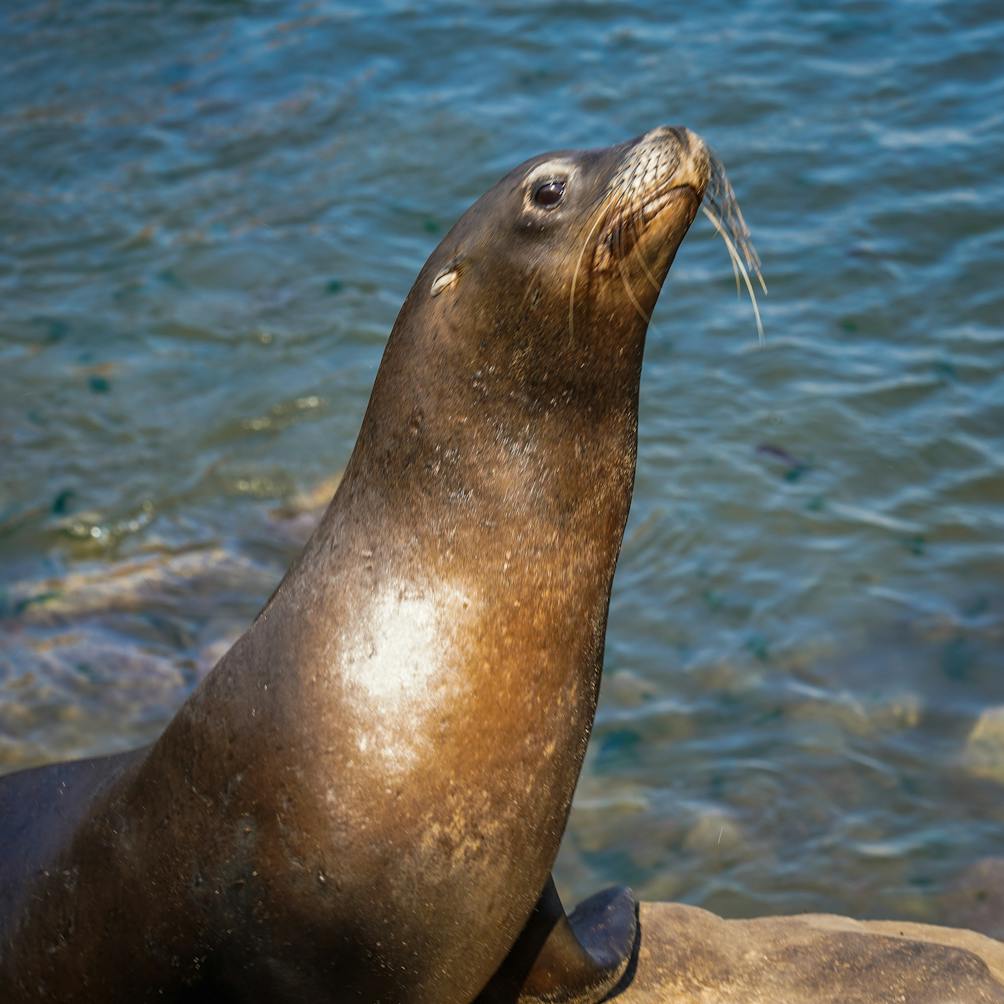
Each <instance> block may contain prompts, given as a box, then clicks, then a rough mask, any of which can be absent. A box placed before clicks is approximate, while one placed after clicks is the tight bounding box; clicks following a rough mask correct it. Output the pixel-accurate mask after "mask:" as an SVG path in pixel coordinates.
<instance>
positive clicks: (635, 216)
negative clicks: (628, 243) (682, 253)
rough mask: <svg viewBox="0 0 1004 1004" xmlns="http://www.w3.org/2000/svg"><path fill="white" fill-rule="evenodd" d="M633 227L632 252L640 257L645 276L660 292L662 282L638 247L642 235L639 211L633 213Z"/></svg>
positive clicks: (639, 260) (639, 261) (639, 262)
mask: <svg viewBox="0 0 1004 1004" xmlns="http://www.w3.org/2000/svg"><path fill="white" fill-rule="evenodd" d="M631 229H632V231H633V232H634V243H633V244H632V247H631V254H632V255H633V256H634V257H635V258H637V259H638V264H639V265H640V266H641V270H642V272H644V273H645V278H646V279H648V281H649V283H650V284H651V286H652V288H653V289H654V290H655V291H656V292H657V293H658V292H659V291H660V290H661V289H662V283H660V282H658V281H657V280H656V278H655V276H654V275H652V270H651V269H650V268H649V267H648V262H646V261H645V256H644V255H643V254H642V253H641V251H640V249H639V247H638V238H639V236H640V233H639V230H638V213H633V214H632V216H631Z"/></svg>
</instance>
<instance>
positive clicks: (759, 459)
mask: <svg viewBox="0 0 1004 1004" xmlns="http://www.w3.org/2000/svg"><path fill="white" fill-rule="evenodd" d="M1002 53H1004V13H1002V12H1001V9H1000V6H999V4H991V3H966V4H958V3H947V2H945V3H929V2H901V3H866V2H860V3H845V4H838V5H830V6H827V7H824V8H817V7H816V6H815V5H808V4H796V3H782V2H774V0H753V2H751V3H747V4H740V5H736V4H720V3H710V4H701V5H697V4H688V5H670V4H666V3H661V2H644V3H643V2H637V3H602V2H590V3H576V4H572V3H543V2H539V3H528V4H513V3H486V4H479V5H473V4H459V3H456V4H449V3H423V4H421V5H413V4H406V3H384V4H378V3H371V4H365V5H364V4H361V3H355V4H353V3H341V4H338V3H329V2H307V3H279V2H274V3H223V2H213V3H210V2H203V3H196V2H191V3H186V4H168V3H156V2H147V3H129V2H124V0H120V2H90V3H85V2H77V3H57V2H46V3H18V2H9V3H6V4H4V5H3V7H2V10H0V458H2V459H0V463H2V468H0V471H2V479H0V492H2V494H0V614H2V616H0V770H9V769H14V768H15V767H18V766H21V765H26V764H29V763H37V762H43V761H46V760H51V759H57V758H60V757H66V756H71V755H79V754H85V753H94V752H100V751H108V750H113V749H120V748H123V747H127V746H130V745H134V744H136V743H138V742H141V741H145V740H147V739H149V738H150V737H152V736H154V735H156V734H157V732H158V730H159V729H160V728H161V727H162V725H163V723H164V721H165V720H166V719H167V718H168V717H169V716H170V714H171V713H172V711H173V709H174V708H176V707H177V705H178V704H179V702H180V701H181V700H182V699H183V698H184V695H185V694H186V693H187V692H188V691H189V690H190V689H191V687H192V686H194V685H195V683H196V682H197V681H198V679H199V678H200V677H201V675H203V674H204V673H205V672H206V670H207V669H208V668H209V667H210V666H211V665H212V663H213V661H214V659H215V658H216V657H217V656H218V655H219V654H220V652H221V651H223V650H225V648H226V646H227V644H228V642H229V641H230V640H232V639H233V638H234V637H235V636H236V635H237V634H239V633H240V631H241V630H242V628H243V627H244V626H245V625H246V623H247V622H248V620H249V619H250V618H251V617H252V616H253V615H254V613H255V612H256V611H257V609H258V608H259V606H260V605H261V603H262V601H263V600H264V599H265V597H266V596H267V595H268V593H269V592H270V591H271V589H272V587H273V586H274V584H275V582H276V581H277V579H278V577H279V576H280V575H281V573H282V570H283V569H284V567H285V565H286V563H287V562H288V561H289V559H290V558H291V556H292V555H293V554H295V552H296V550H297V547H298V544H299V542H300V541H301V540H302V539H303V537H304V534H305V533H306V532H307V531H308V530H309V526H310V522H311V519H312V518H313V517H312V515H311V514H312V513H314V512H316V507H317V505H318V504H319V502H320V500H322V499H323V497H324V495H325V493H326V492H330V488H331V485H332V482H331V481H330V480H326V479H331V478H333V477H334V476H335V475H337V472H338V471H339V470H340V469H341V467H342V466H343V464H344V462H345V460H346V458H347V456H348V453H349V451H350V449H351V446H352V443H353V441H354V438H355V435H356V432H357V429H358V425H359V421H360V418H361V416H362V411H363V408H364V406H365V402H366V399H367V396H368V393H369V388H370V385H371V382H372V379H373V376H374V373H375V371H376V367H377V365H378V363H379V359H380V353H381V350H382V346H383V343H384V340H385V338H386V335H387V332H388V331H389V329H390V326H391V324H392V322H393V319H394V316H395V314H396V311H397V309H398V307H399V305H400V303H401V301H402V299H403V297H404V295H405V293H406V292H407V290H408V288H409V286H410V284H411V282H412V279H413V278H414V276H415V274H416V272H417V271H418V269H419V267H420V265H421V264H422V262H423V261H424V259H425V257H426V256H427V255H428V254H429V252H430V251H431V250H432V248H433V247H434V246H435V244H436V243H437V241H438V239H439V237H440V236H441V235H442V234H443V233H444V232H445V229H446V228H447V227H448V226H449V225H450V223H451V222H452V221H453V220H454V219H455V218H456V217H457V216H458V215H459V213H460V212H461V211H462V210H463V209H464V208H465V207H466V206H467V205H468V204H469V203H470V202H471V201H472V200H473V199H474V198H475V197H476V196H477V195H479V194H480V193H481V192H482V191H484V190H485V189H486V188H488V187H489V186H490V185H492V184H493V183H494V181H495V180H496V179H497V178H498V176H499V175H500V174H501V173H503V172H504V171H505V170H506V169H508V168H509V167H511V166H512V165H514V164H516V163H518V162H519V161H521V160H523V159H525V158H526V157H528V156H531V155H533V154H535V153H538V152H541V151H543V150H547V149H551V148H554V147H556V146H559V147H574V146H595V145H606V144H609V143H612V142H618V141H621V140H623V139H625V138H627V137H629V136H632V135H635V134H637V133H640V132H643V131H644V130H646V129H648V128H650V127H652V126H654V125H656V124H659V123H664V122H668V123H679V124H685V125H687V126H689V127H690V128H692V129H694V130H696V131H698V132H700V133H701V134H702V136H704V137H705V139H706V140H707V141H708V142H709V143H710V144H711V145H712V146H713V147H714V148H715V150H716V151H717V152H718V154H719V155H720V156H721V158H722V159H723V160H724V162H725V163H726V165H727V166H728V168H729V171H730V175H731V178H732V181H733V183H734V186H735V188H736V191H737V193H738V195H739V198H740V201H741V203H742V205H743V207H744V210H745V213H746V217H747V220H748V222H749V223H750V226H751V229H752V231H753V235H754V239H755V241H756V244H757V246H758V249H759V251H760V254H761V257H762V259H763V262H764V271H765V274H766V278H767V281H768V284H769V286H770V295H769V296H768V297H767V298H766V299H765V300H764V301H763V302H762V310H763V315H764V321H765V324H766V328H767V342H766V345H765V346H764V347H762V348H761V347H758V346H757V344H756V341H755V339H754V337H753V332H754V328H753V318H752V314H751V312H750V309H749V306H748V304H746V303H744V302H743V301H742V300H739V299H737V298H736V296H735V292H734V288H733V283H732V276H731V272H730V269H729V264H728V259H727V256H726V253H725V250H724V248H723V247H722V245H721V243H720V242H719V241H718V240H717V239H716V237H715V235H714V233H713V231H712V230H711V228H710V226H708V225H706V224H705V223H704V221H703V220H701V221H699V222H698V223H697V224H695V226H694V229H693V231H692V233H691V234H690V236H689V237H688V238H687V241H686V242H685V244H684V247H683V248H682V250H681V252H680V255H679V257H678V259H677V263H676V265H675V266H674V269H673V272H672V274H671V277H670V281H669V284H668V286H667V288H666V290H665V291H664V294H663V297H662V299H661V301H660V305H659V308H658V310H657V313H656V318H655V323H654V328H653V331H652V334H651V337H650V340H649V345H648V349H647V354H646V364H645V374H644V378H643V383H642V413H641V433H640V435H641V444H640V459H639V468H638V482H637V488H636V492H635V499H634V507H633V510H632V516H631V521H630V524H629V527H628V531H627V536H626V539H625V546H624V551H623V555H622V558H621V563H620V567H619V571H618V575H617V580H616V584H615V592H614V596H613V601H612V606H611V622H610V631H609V635H608V646H607V662H606V671H605V678H604V685H603V693H602V697H601V710H600V713H599V717H598V720H597V727H596V730H595V733H594V737H593V741H592V745H591V749H590V754H589V758H588V760H587V765H586V769H585V772H584V775H583V779H582V782H581V784H580V788H579V791H578V793H577V797H576V804H575V808H574V810H573V814H572V818H571V822H570V825H569V830H568V833H567V835H566V839H565V843H564V846H563V849H562V854H561V858H560V861H559V869H558V871H559V880H560V884H561V886H562V888H563V889H564V891H565V892H566V894H567V895H568V896H569V898H575V897H577V896H579V895H582V894H585V893H587V892H589V891H591V890H592V889H594V888H595V887H597V886H598V885H600V884H602V883H606V882H610V881H628V882H631V883H632V884H634V886H635V887H636V888H637V889H638V890H639V891H640V892H641V893H642V894H643V895H645V896H648V897H651V898H677V899H683V900H685V901H688V902H691V903H696V904H699V905H702V906H706V907H709V908H711V909H714V910H717V911H720V912H724V913H726V914H729V915H745V914H752V913H765V912H792V911H798V910H836V911H840V912H848V913H853V914H857V915H861V916H902V917H910V918H918V919H923V920H936V921H937V920H941V921H952V922H960V923H964V922H973V923H976V921H970V919H969V915H968V914H967V913H966V909H967V900H966V897H965V896H964V895H960V894H959V893H958V889H959V883H960V881H962V882H964V878H963V876H964V875H965V874H966V872H967V870H968V869H970V868H971V867H972V866H973V865H974V864H975V863H976V862H977V861H979V860H980V859H981V858H984V857H986V856H993V855H996V854H999V853H1001V848H1002V846H1004V799H1002V797H1001V796H1002V788H1001V785H1002V784H1004V725H997V726H995V725H994V723H995V721H996V720H995V719H994V718H993V716H992V711H993V709H995V708H997V707H1000V706H1002V705H1004V590H1002V584H1004V325H1002V319H1004V283H1002V281H1001V276H1002V275H1004V142H1002V140H1004V57H1002ZM981 716H982V719H981ZM981 923H982V924H983V926H984V929H988V930H991V929H992V930H997V931H998V933H1004V919H1002V918H1000V917H998V918H997V920H996V921H995V920H994V919H993V918H991V919H990V920H989V921H988V920H986V918H984V920H983V921H982V922H981ZM995 923H996V924H997V925H998V926H997V927H995V926H994V924H995Z"/></svg>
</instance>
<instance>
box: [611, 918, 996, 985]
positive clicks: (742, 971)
mask: <svg viewBox="0 0 1004 1004" xmlns="http://www.w3.org/2000/svg"><path fill="white" fill-rule="evenodd" d="M640 924H641V942H640V945H639V949H638V957H637V961H636V964H634V965H633V966H632V971H629V975H628V978H627V979H628V981H629V982H627V985H626V986H625V987H624V989H622V990H620V991H619V992H615V993H614V994H612V995H611V997H610V998H608V999H609V1000H612V1001H616V1004H990V1002H994V1004H1004V944H1002V943H1001V942H999V941H994V940H993V939H991V938H988V937H985V936H984V935H981V934H976V933H974V932H973V931H965V930H959V929H954V928H948V927H934V926H931V925H927V924H914V923H899V922H896V921H856V920H851V919H850V918H848V917H835V916H828V915H824V914H806V915H804V916H797V917H763V918H760V919H757V920H723V919H722V918H720V917H717V916H716V915H715V914H713V913H709V912H708V911H706V910H700V909H698V908H697V907H692V906H683V905H681V904H677V903H643V904H642V906H641V916H640Z"/></svg>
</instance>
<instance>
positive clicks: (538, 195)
mask: <svg viewBox="0 0 1004 1004" xmlns="http://www.w3.org/2000/svg"><path fill="white" fill-rule="evenodd" d="M564 197H565V183H564V182H563V181H560V180H559V179H557V178H552V179H551V180H550V181H545V182H544V183H543V184H542V185H538V186H537V187H536V188H535V189H534V190H533V201H534V202H536V203H537V205H538V206H542V207H543V208H544V209H554V207H555V206H556V205H557V204H558V203H559V202H561V200H562V199H563V198H564Z"/></svg>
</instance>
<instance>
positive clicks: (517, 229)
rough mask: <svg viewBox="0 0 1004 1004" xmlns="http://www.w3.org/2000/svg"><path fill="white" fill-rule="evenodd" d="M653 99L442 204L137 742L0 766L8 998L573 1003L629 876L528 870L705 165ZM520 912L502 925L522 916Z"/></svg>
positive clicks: (565, 747) (594, 642) (615, 969)
mask: <svg viewBox="0 0 1004 1004" xmlns="http://www.w3.org/2000/svg"><path fill="white" fill-rule="evenodd" d="M709 174H710V158H709V154H708V152H707V150H706V148H705V146H704V144H703V143H702V141H701V140H700V139H699V138H698V137H696V136H695V135H694V134H692V133H690V132H688V131H687V130H683V129H669V128H659V129H656V130H653V131H652V132H649V133H647V134H646V135H644V136H642V137H640V138H639V139H637V140H634V141H632V142H629V143H625V144H623V145H620V146H615V147H610V148H607V149H602V150H590V151H569V152H561V153H554V154H548V155H546V156H542V157H536V158H534V159H533V160H530V161H528V162H527V163H525V164H523V165H521V166H520V167H518V168H516V169H515V170H513V171H511V172H510V173H509V174H508V175H506V176H505V177H504V178H503V179H502V180H501V181H500V182H499V183H498V184H497V185H495V187H494V188H492V189H491V190H490V191H489V192H488V193H487V194H485V195H484V196H483V197H482V198H481V199H479V200H478V201H477V202H476V203H475V204H474V206H472V207H471V209H469V210H468V211H467V212H466V213H465V214H464V215H463V217H462V218H461V219H460V221H459V222H458V223H457V224H456V225H455V226H454V227H453V229H452V230H451V231H450V232H449V234H447V236H446V237H445V239H444V240H443V242H442V243H441V244H440V246H439V247H438V248H437V249H436V250H435V251H434V252H433V254H432V255H431V257H430V258H429V260H428V262H427V263H426V264H425V266H424V268H423V269H422V271H421V273H420V274H419V276H418V279H417V281H416V283H415V285H414V287H413V288H412V290H411V292H410V294H409V295H408V298H407V300H406V301H405V304H404V306H403V308H402V310H401V313H400V315H399V317H398V320H397V322H396V324H395V326H394V330H393V332H392V334H391V337H390V340H389V342H388V344H387V348H386V351H385V353H384V357H383V361H382V363H381V366H380V370H379V372H378V374H377V377H376V382H375V386H374V388H373V393H372V397H371V399H370V404H369V407H368V409H367V412H366V416H365V418H364V420H363V424H362V429H361V432H360V435H359V440H358V442H357V444H356V447H355V450H354V452H353V454H352V458H351V460H350V462H349V464H348V467H347V469H346V471H345V475H344V478H343V480H342V482H341V484H340V486H339V488H338V491H337V493H336V494H335V497H334V499H333V500H332V502H331V504H330V506H329V507H328V510H327V512H326V513H325V515H324V517H323V519H322V520H321V523H320V525H319V526H318V528H317V530H316V531H315V533H314V534H313V536H312V537H311V539H310V541H309V542H308V543H307V545H306V547H305V549H304V551H303V552H302V554H301V555H300V557H299V558H298V559H297V560H296V561H295V562H294V564H293V566H292V567H291V568H290V570H289V572H288V573H287V575H286V577H285V578H284V579H283V581H282V583H281V584H280V586H279V588H278V589H277V590H276V592H275V593H274V595H273V596H272V597H271V599H270V600H269V601H268V603H267V604H266V606H265V608H264V609H263V610H262V612H261V613H260V614H259V616H258V617H257V619H256V620H255V622H254V623H253V624H252V625H251V627H250V628H249V629H248V630H247V632H246V633H245V634H244V635H243V636H242V637H241V638H240V639H239V640H238V641H237V643H236V644H235V645H234V646H233V648H232V649H231V650H230V651H229V652H228V653H227V654H226V655H225V656H224V657H223V658H222V659H221V660H220V662H219V664H218V665H217V666H216V668H215V669H214V670H213V672H212V673H211V674H210V675H209V676H208V677H207V679H206V680H205V681H204V682H203V683H202V685H201V686H199V687H198V688H197V689H196V690H195V692H194V693H193V694H192V695H191V697H190V698H189V699H188V701H187V702H186V703H185V704H184V706H183V707H182V708H181V710H180V711H179V712H178V713H177V715H176V716H175V718H174V719H173V720H172V721H171V723H170V724H169V725H168V726H167V728H166V729H165V731H164V733H163V735H162V736H161V737H160V739H158V740H157V742H155V743H154V744H153V745H152V746H150V747H148V748H146V749H142V750H138V751H135V752H132V753H128V754H124V755H121V756H115V757H107V758H99V759H95V760H88V761H81V762H75V763H66V764H57V765H53V766H50V767H43V768H39V769H36V770H31V771H25V772H22V773H19V774H14V775H12V776H9V777H6V778H4V779H3V780H2V782H0V848H2V851H0V999H2V1000H3V1001H4V1002H5V1004H19V1002H28V1001H32V1002H38V1001H59V1002H61V1004H68V1002H101V1004H108V1002H112V1001H126V1000H128V1001H143V1000H157V1001H165V1000H167V1001H185V1002H191V1001H203V1000H213V1001H225V1002H231V1001H232V1002H245V1001H248V1002H250V1001H255V1002H286V1001H288V1002H293V1001H296V1002H302V1001H309V1002H315V1001H316V1002H340V1001H369V1002H372V1001H382V1002H392V1001H398V1002H408V1004H421V1002H430V1004H431V1002H436V1004H451V1002H458V1004H462V1002H468V1001H471V1000H472V999H474V998H475V997H478V995H479V994H480V995H481V996H480V998H479V999H480V1000H482V1001H483V1002H489V1001H491V1002H498V1001H512V1000H515V999H517V998H519V999H521V1000H524V1001H532V1000H537V1001H577V1002H585V1001H595V1000H599V999H600V998H602V997H603V995H604V994H605V993H606V992H607V990H608V989H609V988H610V987H611V986H612V985H613V984H614V983H616V981H617V980H618V979H619V978H620V976H621V974H622V972H623V970H624V967H625V966H626V964H627V962H628V960H629V957H630V953H631V949H632V946H633V944H634V941H635V933H636V909H637V908H636V904H635V902H634V899H633V897H632V896H631V895H630V893H629V892H627V891H626V890H614V891H612V892H609V893H604V894H600V896H599V897H595V898H594V899H593V900H591V901H589V902H588V903H587V904H584V905H583V907H580V909H579V910H578V911H576V913H575V914H573V915H572V918H571V920H569V919H568V918H566V917H565V914H564V911H563V910H562V908H561V903H560V902H559V900H558V897H557V894H556V892H555V890H554V886H553V883H552V882H551V879H550V877H549V876H550V869H551V866H552V864H553V862H554V859H555V856H556V854H557V850H558V844H559V841H560V839H561V835H562V832H563V830H564V827H565V823H566V819H567V815H568V810H569V805H570V803H571V799H572V792H573V789H574V787H575V783H576V780H577V778H578V774H579V770H580V767H581V764H582V758H583V754H584V752H585V748H586V743H587V740H588V736H589V732H590V728H591V726H592V721H593V714H594V711H595V706H596V697H597V691H598V687H599V680H600V669H601V664H602V656H603V643H604V635H605V631H606V619H607V608H608V604H609V599H610V587H611V581H612V578H613V573H614V566H615V563H616V560H617V555H618V552H619V549H620V545H621V537H622V534H623V529H624V523H625V520H626V518H627V513H628V507H629V504H630V500H631V492H632V486H633V479H634V469H635V452H636V442H637V405H638V384H639V377H640V372H641V364H642V351H643V347H644V341H645V333H646V330H647V327H648V318H649V315H650V314H651V311H652V308H653V306H654V304H655V301H656V298H657V296H658V295H659V291H660V288H661V286H662V283H663V280H664V279H665V276H666V274H667V272H668V271H669V268H670V265H671V264H672V261H673V257H674V255H675V253H676V250H677V248H678V246H679V244H680V241H681V240H682V239H683V237H684V235H685V234H686V232H687V229H688V228H689V226H690V224H691V223H692V221H693V219H694V216H695V214H696V213H697V210H698V208H699V206H700V202H701V198H702V196H703V194H704V191H705V187H706V186H707V184H708V181H709ZM521 932H522V933H521Z"/></svg>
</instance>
